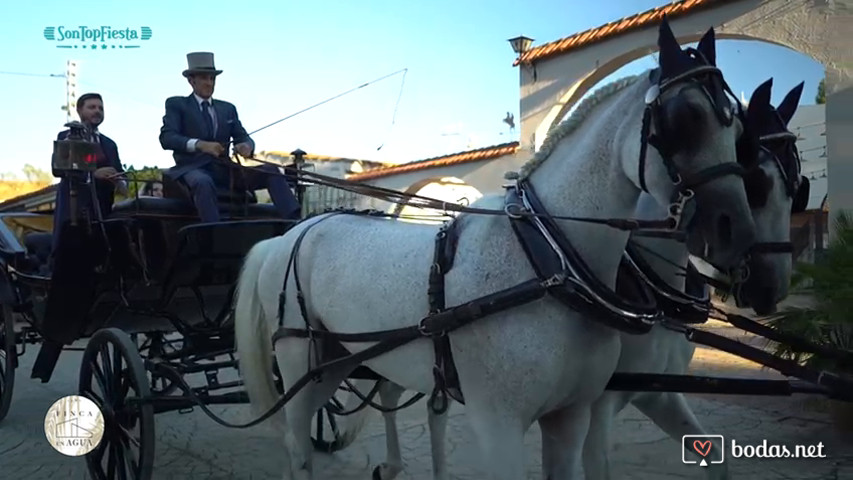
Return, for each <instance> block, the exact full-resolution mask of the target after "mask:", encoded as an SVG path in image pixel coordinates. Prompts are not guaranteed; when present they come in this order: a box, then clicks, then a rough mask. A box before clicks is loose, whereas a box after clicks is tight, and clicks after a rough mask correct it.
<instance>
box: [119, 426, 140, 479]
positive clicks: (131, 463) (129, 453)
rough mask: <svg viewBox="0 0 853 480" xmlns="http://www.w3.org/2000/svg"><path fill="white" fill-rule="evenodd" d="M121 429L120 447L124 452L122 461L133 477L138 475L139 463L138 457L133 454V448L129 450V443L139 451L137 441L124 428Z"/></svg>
mask: <svg viewBox="0 0 853 480" xmlns="http://www.w3.org/2000/svg"><path fill="white" fill-rule="evenodd" d="M121 429H122V433H123V435H122V437H121V447H122V449H123V450H124V460H125V464H126V466H127V468H129V469H130V473H131V475H132V476H133V477H136V476H137V475H138V473H137V472H139V461H138V456H137V455H135V454H134V453H133V448H131V445H130V443H133V446H135V447H136V448H137V449H139V448H140V447H139V441H138V440H137V439H136V438H134V436H133V435H131V434H130V432H128V431H127V430H126V429H125V428H124V427H122V428H121Z"/></svg>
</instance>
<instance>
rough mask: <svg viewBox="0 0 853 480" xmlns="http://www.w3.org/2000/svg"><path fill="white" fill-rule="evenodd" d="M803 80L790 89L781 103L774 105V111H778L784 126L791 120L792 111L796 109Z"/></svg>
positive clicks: (801, 91) (801, 92)
mask: <svg viewBox="0 0 853 480" xmlns="http://www.w3.org/2000/svg"><path fill="white" fill-rule="evenodd" d="M804 84H805V82H800V84H799V85H797V86H796V87H794V88H793V89H791V91H790V92H788V94H787V95H785V98H784V99H783V100H782V103H780V104H779V106H778V107H776V111H777V112H779V116H780V117H781V118H782V122H784V123H785V126H787V125H788V122H790V121H791V118H792V117H793V116H794V112H796V111H797V106H798V105H799V104H800V96H801V95H802V94H803V85H804Z"/></svg>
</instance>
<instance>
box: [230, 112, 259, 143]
mask: <svg viewBox="0 0 853 480" xmlns="http://www.w3.org/2000/svg"><path fill="white" fill-rule="evenodd" d="M229 105H231V110H232V111H233V114H234V118H233V119H232V121H231V138H233V139H234V145H239V144H241V143H247V144H249V149H250V150H251V151H252V153H254V152H255V141H254V140H252V137H250V136H249V133H248V132H247V131H246V129H245V128H243V124H242V123H241V122H240V117H239V116H238V115H237V107H235V106H234V105H232V104H230V103H229Z"/></svg>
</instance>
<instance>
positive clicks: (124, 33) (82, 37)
mask: <svg viewBox="0 0 853 480" xmlns="http://www.w3.org/2000/svg"><path fill="white" fill-rule="evenodd" d="M44 38H45V39H46V40H50V41H52V42H56V44H57V45H56V48H88V49H90V50H98V49H100V50H106V49H115V48H139V47H141V46H142V45H140V43H139V42H143V41H145V40H150V39H151V28H150V27H139V28H138V29H136V28H123V29H116V28H113V27H108V26H101V27H87V26H84V25H81V26H79V27H64V26H59V27H45V28H44Z"/></svg>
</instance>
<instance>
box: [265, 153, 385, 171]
mask: <svg viewBox="0 0 853 480" xmlns="http://www.w3.org/2000/svg"><path fill="white" fill-rule="evenodd" d="M255 155H257V156H260V157H267V156H269V157H277V158H282V159H291V158H292V157H293V155H291V154H290V152H283V151H278V150H270V151H266V150H264V151H261V152H258V153H256V154H255ZM304 158H305V160H309V161H315V162H338V161H341V162H361V164H362V165H371V166H372V165H377V166H386V167H387V166H391V165H392V164H390V163H386V162H377V161H375V160H363V159H360V158H346V157H334V156H329V155H316V154H313V153H306V154H305V157H304Z"/></svg>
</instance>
